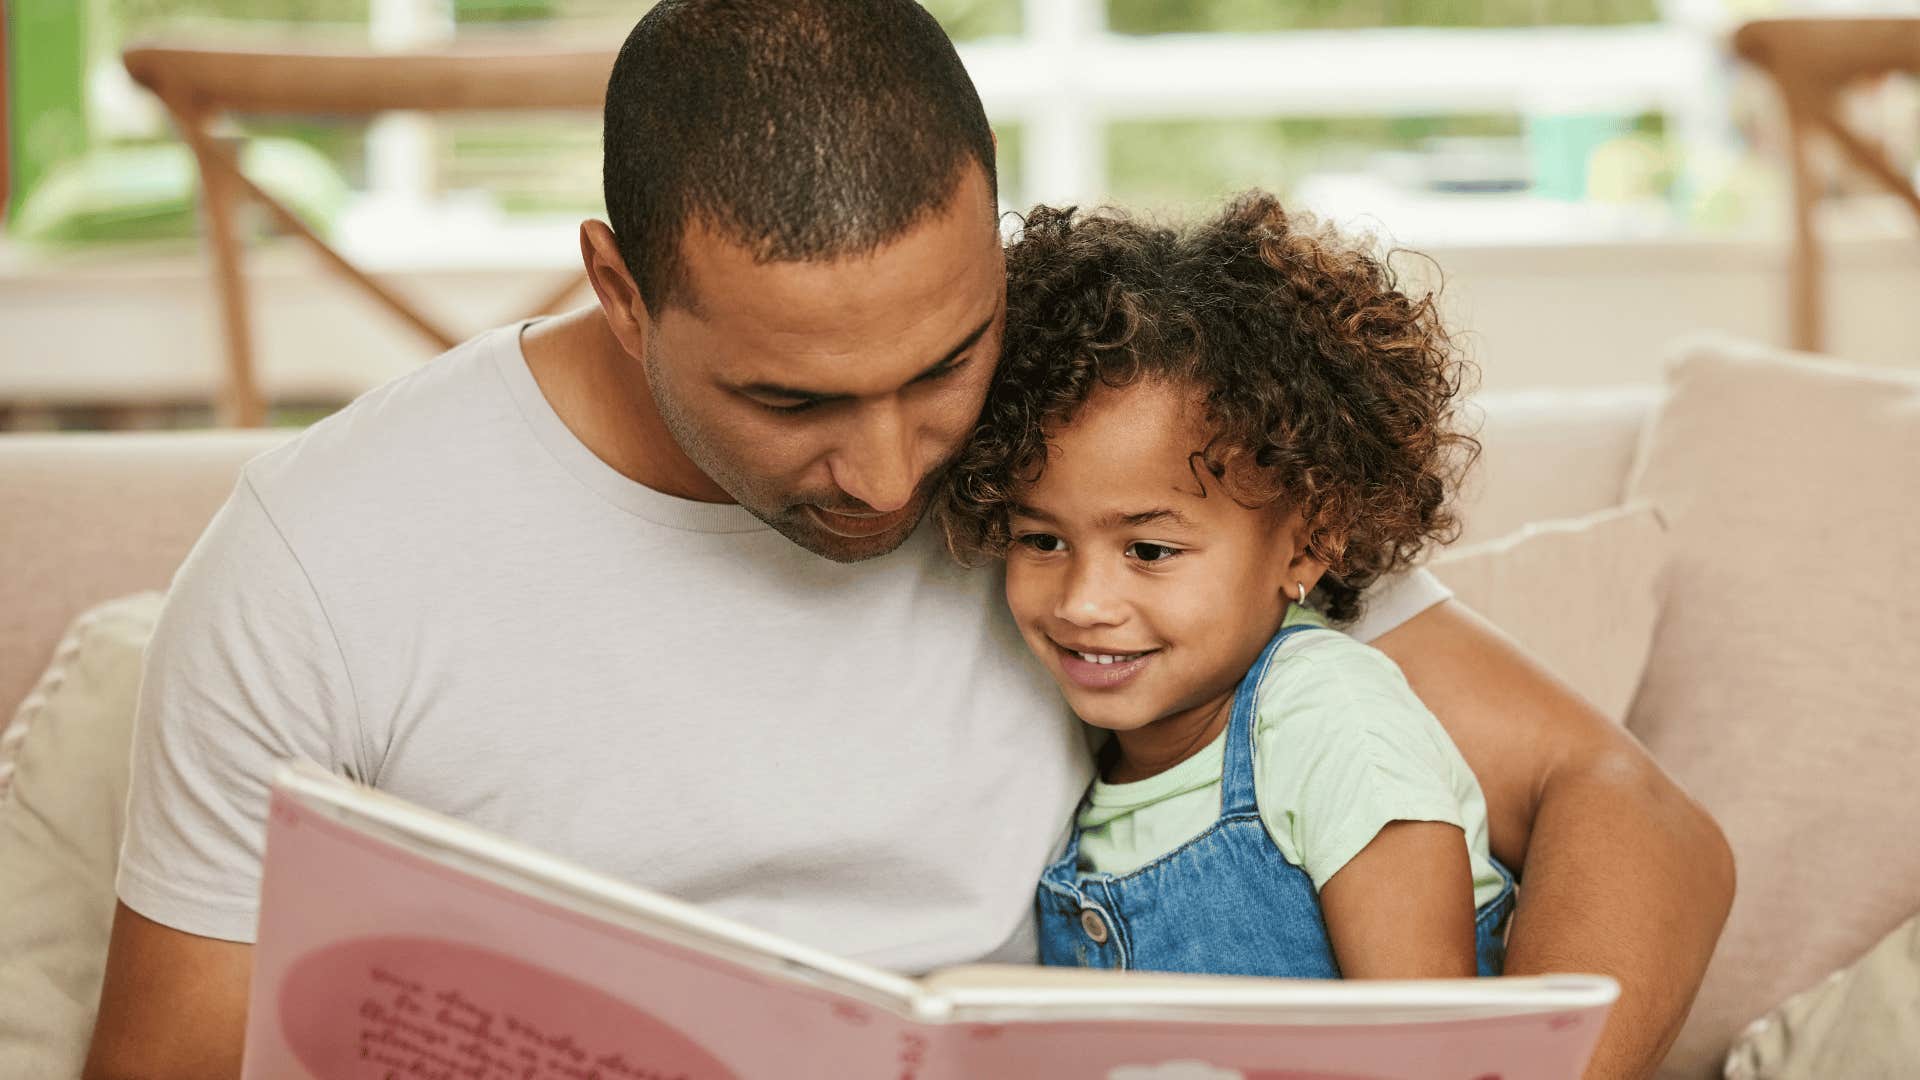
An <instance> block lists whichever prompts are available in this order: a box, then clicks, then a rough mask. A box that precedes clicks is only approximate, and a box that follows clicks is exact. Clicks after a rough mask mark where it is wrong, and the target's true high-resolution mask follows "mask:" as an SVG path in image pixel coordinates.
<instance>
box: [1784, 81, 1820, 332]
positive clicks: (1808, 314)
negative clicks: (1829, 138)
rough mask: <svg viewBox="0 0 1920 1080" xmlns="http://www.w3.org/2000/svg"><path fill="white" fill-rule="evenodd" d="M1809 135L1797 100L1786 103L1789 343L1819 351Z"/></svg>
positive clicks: (1814, 183)
mask: <svg viewBox="0 0 1920 1080" xmlns="http://www.w3.org/2000/svg"><path fill="white" fill-rule="evenodd" d="M1810 135H1812V132H1811V131H1809V130H1808V125H1807V123H1806V120H1805V118H1804V117H1803V116H1802V114H1801V112H1800V109H1799V108H1798V107H1797V105H1796V103H1794V102H1793V101H1791V100H1789V102H1788V105H1787V147H1788V156H1789V158H1790V160H1791V162H1792V166H1793V253H1792V256H1791V262H1790V263H1789V264H1788V267H1787V334H1788V343H1789V344H1790V345H1791V346H1792V347H1793V348H1795V349H1799V350H1800V351H1802V352H1819V351H1820V348H1821V345H1822V342H1823V339H1824V337H1825V326H1824V325H1823V322H1824V320H1823V318H1822V315H1823V313H1822V311H1821V301H1822V297H1821V290H1820V279H1821V272H1822V265H1821V264H1822V261H1823V260H1822V256H1821V252H1820V245H1819V239H1818V237H1816V236H1815V234H1814V221H1813V213H1814V208H1815V206H1816V204H1818V202H1819V200H1820V190H1819V180H1818V178H1817V176H1816V175H1815V172H1814V168H1813V162H1812V161H1811V160H1810V156H1809V154H1808V149H1807V139H1808V137H1809V136H1810Z"/></svg>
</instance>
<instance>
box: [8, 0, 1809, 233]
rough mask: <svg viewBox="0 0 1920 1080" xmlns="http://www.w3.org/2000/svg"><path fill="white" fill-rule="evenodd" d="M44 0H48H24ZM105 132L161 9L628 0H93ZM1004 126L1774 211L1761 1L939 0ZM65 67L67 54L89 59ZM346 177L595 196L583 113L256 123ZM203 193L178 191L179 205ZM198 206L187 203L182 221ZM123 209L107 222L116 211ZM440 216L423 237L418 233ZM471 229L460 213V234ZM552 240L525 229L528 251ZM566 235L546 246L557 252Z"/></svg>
mask: <svg viewBox="0 0 1920 1080" xmlns="http://www.w3.org/2000/svg"><path fill="white" fill-rule="evenodd" d="M24 2H25V3H27V4H36V3H37V4H53V3H54V2H55V0H24ZM96 4H97V6H98V7H99V8H100V9H102V14H103V15H104V16H105V17H104V19H102V20H101V26H100V27H98V28H97V31H96V32H94V33H93V34H92V35H91V40H92V43H93V44H92V47H91V49H90V51H89V53H88V59H89V63H88V65H87V69H86V72H85V75H84V79H82V81H83V82H84V91H85V99H86V103H87V108H88V112H89V113H90V114H91V116H92V117H93V121H94V122H93V124H92V126H91V134H90V139H91V141H93V142H94V143H95V144H96V145H124V144H128V143H135V144H137V143H142V142H156V141H164V140H167V139H168V138H170V133H169V132H168V131H167V129H166V125H165V122H164V117H163V116H162V115H161V114H160V113H159V111H158V109H157V108H155V107H154V106H153V105H152V103H151V102H148V101H146V100H144V96H143V95H142V94H141V92H140V91H138V90H137V89H136V88H134V87H132V86H131V85H130V84H129V83H128V82H127V81H126V79H125V76H124V73H121V72H119V70H118V63H117V54H118V50H119V48H120V46H121V44H122V43H123V42H125V41H128V40H131V39H133V38H135V37H138V36H144V35H149V34H168V35H174V36H179V35H194V36H202V37H207V36H215V35H226V34H245V35H249V36H254V37H257V36H260V35H262V34H274V33H278V34H281V35H283V36H284V35H287V34H296V35H298V37H299V39H300V40H302V41H305V42H311V41H314V40H316V39H318V40H329V39H337V40H339V41H342V42H346V43H351V44H355V45H357V46H359V47H365V46H366V45H368V44H369V43H371V44H372V45H373V46H375V47H388V48H402V47H409V46H416V45H420V44H425V43H432V42H437V41H445V40H455V39H470V38H471V39H477V38H484V37H488V36H493V35H500V34H508V33H510V34H512V35H513V36H514V38H515V39H516V40H526V39H527V38H528V36H529V35H536V36H540V37H544V38H547V39H552V40H565V41H569V42H575V43H577V42H580V41H591V42H595V43H607V44H609V45H610V44H612V43H614V42H617V41H618V39H619V38H620V37H621V36H622V35H623V34H624V33H625V31H626V29H627V28H628V26H629V25H630V23H631V21H632V20H633V19H634V18H635V17H636V15H637V14H638V11H639V10H641V9H642V7H643V5H636V4H635V3H632V2H630V0H96ZM927 6H928V7H929V8H930V9H931V10H932V11H933V12H934V14H935V15H936V16H937V17H939V18H940V19H941V21H942V23H943V24H944V25H945V26H946V27H947V28H948V30H949V32H950V33H951V34H952V35H953V36H954V38H955V39H956V41H957V42H958V43H959V46H960V49H961V53H962V56H963V57H964V58H965V60H966V62H967V64H968V66H969V68H970V70H972V72H973V74H974V77H975V80H976V83H977V84H978V85H979V87H980V90H981V95H982V98H983V100H984V101H985V102H986V104H987V108H988V112H989V114H990V115H991V116H992V118H993V120H994V123H995V127H996V130H997V131H998V133H999V136H1000V145H1001V156H1002V177H1001V188H1002V192H1003V199H1004V201H1005V202H1006V203H1007V204H1008V205H1009V207H1013V208H1018V207H1021V206H1024V205H1027V204H1029V203H1032V202H1036V201H1047V202H1055V203H1066V202H1075V203H1080V204H1090V203H1098V202H1109V201H1111V202H1117V203H1121V204H1125V205H1130V206H1139V207H1143V208H1147V209H1177V208H1187V207H1192V206H1194V205H1197V204H1202V203H1206V202H1210V201H1212V200H1215V199H1217V198H1219V197H1220V196H1221V195H1222V194H1224V193H1226V192H1229V191H1232V190H1235V189H1238V188H1243V187H1248V186H1255V185H1258V186H1264V187H1268V188H1272V189H1275V190H1278V191H1280V192H1282V193H1283V194H1285V195H1287V196H1289V197H1290V198H1292V199H1294V200H1295V201H1297V202H1300V203H1304V204H1306V205H1308V206H1311V207H1316V208H1319V209H1321V210H1322V211H1324V212H1325V213H1327V214H1329V215H1330V216H1333V217H1335V218H1336V219H1342V220H1344V219H1348V218H1352V217H1356V216H1363V217H1371V218H1373V219H1375V220H1376V221H1377V222H1378V223H1379V224H1380V225H1382V226H1384V227H1385V228H1386V229H1387V230H1388V231H1390V232H1392V233H1393V234H1394V235H1395V236H1396V237H1398V238H1400V239H1405V240H1409V241H1413V242H1433V241H1435V240H1441V241H1448V242H1467V243H1471V242H1476V241H1483V240H1486V241H1499V242H1508V241H1525V242H1564V241H1592V240H1605V239H1608V238H1617V237H1622V236H1633V235H1642V234H1646V233H1649V232H1652V233H1673V232H1686V231H1691V230H1701V229H1739V228H1745V227H1747V226H1748V225H1749V223H1753V222H1759V223H1762V224H1765V225H1768V226H1771V225H1773V224H1774V222H1775V221H1777V213H1778V212H1779V211H1778V205H1777V202H1775V201H1770V200H1773V199H1775V198H1776V197H1777V194H1778V193H1777V191H1775V190H1773V189H1769V188H1767V187H1766V186H1765V185H1762V184H1757V183H1755V182H1754V181H1753V176H1754V174H1755V172H1756V170H1771V169H1772V167H1773V166H1772V163H1771V162H1770V161H1762V160H1760V159H1756V158H1755V156H1754V155H1753V154H1752V153H1750V152H1749V151H1748V150H1747V149H1746V148H1745V146H1744V142H1743V139H1742V137H1741V135H1740V132H1739V131H1738V130H1737V129H1736V126H1735V122H1736V119H1737V118H1739V117H1741V116H1744V115H1747V114H1751V113H1753V112H1755V111H1756V110H1757V109H1758V108H1760V107H1763V106H1761V105H1757V104H1755V102H1756V101H1757V100H1758V97H1757V95H1760V94H1762V93H1763V91H1759V90H1757V89H1756V88H1754V87H1743V84H1741V83H1740V82H1739V81H1738V80H1736V79H1735V77H1734V75H1733V69H1732V66H1731V62H1730V61H1729V60H1727V59H1726V58H1725V56H1724V49H1723V47H1722V46H1721V44H1720V37H1721V35H1722V34H1723V33H1724V31H1725V29H1726V27H1727V26H1728V25H1729V24H1730V22H1731V21H1732V20H1733V18H1734V17H1735V16H1736V15H1738V16H1740V17H1745V16H1748V15H1752V14H1758V13H1761V12H1760V11H1759V10H1758V9H1761V8H1766V7H1768V6H1770V5H1769V3H1768V0H1739V2H1738V3H1735V2H1734V0H928V5H927ZM75 78H76V79H81V78H82V77H81V75H80V74H79V73H76V75H75ZM250 128H251V130H252V131H254V132H256V133H260V134H265V135H270V136H273V137H275V138H278V139H282V140H288V141H291V142H295V143H299V144H301V145H304V146H306V147H309V148H312V149H313V150H314V151H316V152H317V158H318V159H320V160H323V161H325V162H327V163H329V164H330V167H331V168H332V169H333V170H334V171H335V172H336V173H337V174H338V177H339V179H340V181H341V182H342V183H343V184H344V185H345V186H346V187H347V188H350V189H351V190H352V191H353V192H354V194H353V196H352V197H351V198H349V199H347V200H346V201H345V202H344V204H343V205H341V206H340V208H339V209H338V212H337V216H336V217H335V218H334V220H332V222H331V227H332V229H333V231H334V234H335V236H336V238H337V239H338V240H339V241H340V242H341V243H342V244H343V246H345V247H347V248H349V249H352V250H353V251H354V252H355V253H356V254H357V255H360V256H362V257H366V258H367V259H368V260H369V261H370V262H373V263H374V264H376V265H378V264H380V263H381V262H383V261H395V260H405V259H409V258H413V259H417V258H419V257H420V253H421V251H422V250H423V249H427V248H431V249H432V250H434V251H435V252H436V254H437V255H438V256H439V257H443V258H453V257H458V258H463V259H464V258H473V259H480V260H493V261H500V262H506V263H509V264H516V265H517V264H518V263H520V262H523V261H527V260H533V261H536V262H546V261H554V260H559V261H564V260H567V259H570V258H571V257H572V244H571V242H570V241H569V240H560V239H558V238H559V237H562V236H564V235H565V234H567V233H570V231H571V228H572V224H573V222H574V221H575V220H577V218H578V217H579V216H581V215H584V214H593V213H597V212H598V211H599V192H598V184H599V169H598V157H599V148H598V124H597V121H596V119H595V118H593V117H591V116H581V117H577V118H574V117H569V118H564V119H560V118H554V117H551V116H545V117H540V118H537V119H528V120H525V121H521V120H517V119H515V118H511V117H508V118H499V117H486V118H481V117H467V118H463V117H450V118H448V117H437V118H431V119H428V118H422V117H409V116H394V117H385V118H381V119H379V120H377V121H375V122H373V123H371V124H360V123H340V122H335V121H328V120H303V121H276V122H273V123H271V124H267V123H255V124H252V125H250ZM189 215H190V211H189ZM180 228H182V229H183V230H184V231H186V232H190V231H191V221H190V216H188V217H186V218H182V224H181V226H180ZM107 234H108V235H110V234H111V230H110V229H109V230H107ZM428 236H431V237H433V238H434V239H432V240H431V241H426V240H424V239H423V238H425V237H428ZM450 236H453V237H458V239H457V240H449V239H447V238H448V237H450ZM542 252H544V253H546V254H537V253H542ZM555 252H557V254H554V253H555Z"/></svg>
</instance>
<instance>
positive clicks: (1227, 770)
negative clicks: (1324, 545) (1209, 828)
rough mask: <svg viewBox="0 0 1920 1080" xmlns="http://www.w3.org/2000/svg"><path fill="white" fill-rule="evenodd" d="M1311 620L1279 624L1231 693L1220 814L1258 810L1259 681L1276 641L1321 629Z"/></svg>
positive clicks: (1277, 644) (1278, 644) (1255, 811)
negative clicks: (1256, 731) (1255, 769)
mask: <svg viewBox="0 0 1920 1080" xmlns="http://www.w3.org/2000/svg"><path fill="white" fill-rule="evenodd" d="M1322 629H1325V627H1321V626H1316V625H1314V624H1313V623H1295V624H1294V625H1292V626H1283V627H1281V628H1280V632H1279V633H1277V634H1275V635H1273V640H1272V641H1269V642H1267V647H1266V648H1264V649H1262V650H1260V659H1258V660H1255V661H1254V662H1253V666H1252V667H1251V668H1248V669H1247V674H1246V676H1245V677H1244V678H1242V679H1241V680H1240V686H1239V688H1238V689H1236V690H1235V691H1234V692H1233V716H1232V718H1231V719H1229V720H1228V721H1227V742H1226V755H1225V756H1226V763H1225V767H1224V768H1223V769H1222V771H1221V774H1220V816H1221V817H1228V816H1230V815H1235V814H1252V813H1257V812H1258V809H1259V807H1258V804H1257V803H1256V802H1255V799H1254V789H1253V735H1254V728H1255V726H1256V725H1255V721H1256V720H1257V719H1258V715H1257V714H1258V713H1259V709H1260V684H1261V683H1262V682H1263V681H1265V679H1266V675H1267V665H1268V664H1270V663H1272V661H1273V654H1274V653H1275V652H1277V651H1278V650H1279V648H1280V643H1281V642H1283V641H1285V640H1287V639H1288V638H1290V637H1292V636H1293V635H1295V634H1297V633H1299V632H1300V631H1302V630H1322Z"/></svg>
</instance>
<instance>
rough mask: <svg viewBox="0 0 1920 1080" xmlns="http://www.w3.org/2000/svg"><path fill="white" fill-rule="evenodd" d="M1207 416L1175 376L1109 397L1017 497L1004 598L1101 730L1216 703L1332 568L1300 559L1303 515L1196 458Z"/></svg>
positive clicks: (1075, 426)
mask: <svg viewBox="0 0 1920 1080" xmlns="http://www.w3.org/2000/svg"><path fill="white" fill-rule="evenodd" d="M1203 420H1204V416H1203V413H1202V411H1201V408H1200V405H1199V401H1198V398H1197V397H1195V396H1194V395H1191V394H1190V393H1188V392H1186V391H1185V390H1184V389H1176V388H1174V387H1170V386H1168V385H1166V384H1164V383H1157V382H1144V383H1136V384H1135V385H1132V386H1128V387H1124V388H1121V389H1117V390H1116V389H1110V388H1105V387H1102V388H1100V389H1097V390H1096V391H1095V392H1094V394H1093V396H1092V397H1090V398H1089V399H1088V400H1087V402H1086V403H1085V405H1083V406H1082V407H1081V409H1080V412H1079V414H1078V415H1077V416H1076V417H1075V418H1074V420H1073V422H1072V423H1071V424H1069V425H1067V426H1066V428H1065V429H1064V430H1061V431H1059V432H1056V433H1055V434H1054V436H1053V438H1051V439H1050V440H1049V444H1050V445H1049V450H1048V454H1047V461H1046V466H1045V468H1044V469H1043V470H1042V472H1041V476H1040V479H1039V480H1038V481H1037V482H1036V483H1034V484H1033V485H1031V486H1029V487H1028V488H1027V489H1026V490H1025V491H1024V492H1022V493H1021V495H1020V497H1019V498H1018V499H1017V500H1016V506H1015V509H1014V513H1013V516H1012V518H1011V521H1010V524H1011V526H1012V535H1013V545H1012V548H1011V549H1010V550H1009V551H1008V553H1007V605H1008V606H1009V607H1010V608H1011V609H1012V610H1013V615H1014V618H1015V620H1016V621H1017V622H1018V623H1019V625H1020V632H1021V634H1022V636H1024V637H1025V638H1026V640H1027V645H1028V647H1029V648H1031V649H1032V650H1033V651H1034V653H1035V654H1036V655H1038V656H1039V657H1040V659H1041V661H1042V662H1043V663H1045V664H1046V665H1047V668H1048V670H1050V671H1051V672H1052V673H1053V677H1054V679H1055V680H1056V681H1057V682H1059V684H1060V687H1061V689H1062V690H1063V691H1064V692H1065V694H1066V698H1067V702H1068V704H1069V705H1071V706H1072V707H1073V710H1074V712H1076V713H1077V714H1078V715H1079V716H1080V718H1081V719H1082V720H1084V721H1086V722H1087V723H1089V724H1093V725H1095V726H1097V727H1103V728H1108V729H1111V730H1115V731H1130V730H1134V729H1137V728H1141V727H1144V726H1146V725H1148V724H1152V723H1155V722H1156V721H1160V720H1165V719H1168V718H1171V717H1177V716H1183V715H1190V714H1193V713H1195V712H1196V711H1210V710H1212V709H1215V708H1217V707H1218V706H1219V705H1220V704H1221V702H1222V700H1223V699H1224V698H1225V697H1227V696H1230V695H1231V694H1232V692H1233V689H1234V687H1235V686H1236V685H1237V684H1238V682H1239V680H1240V678H1241V676H1243V675H1244V674H1246V671H1247V668H1248V667H1250V666H1251V665H1252V664H1253V661H1254V660H1255V659H1257V658H1258V656H1259V654H1260V650H1261V648H1262V647H1264V646H1265V645H1266V643H1267V640H1268V639H1269V638H1271V637H1272V636H1273V634H1274V632H1275V631H1276V630H1278V629H1279V626H1280V621H1281V618H1282V617H1283V616H1284V615H1285V613H1286V607H1287V599H1288V597H1290V596H1293V595H1295V593H1296V592H1297V586H1296V582H1298V583H1300V584H1304V585H1305V586H1306V588H1308V589H1312V588H1313V586H1314V584H1315V582H1316V581H1318V579H1319V576H1320V573H1321V571H1322V570H1323V569H1324V567H1323V566H1321V564H1319V563H1317V562H1314V561H1312V560H1311V559H1309V558H1307V557H1306V556H1304V555H1303V554H1300V553H1299V551H1298V545H1297V544H1296V542H1295V541H1296V533H1297V532H1298V530H1299V519H1298V516H1297V515H1291V514H1289V515H1285V516H1284V517H1283V515H1282V514H1280V513H1279V512H1277V511H1275V510H1273V509H1270V508H1260V509H1249V508H1248V507H1246V506H1244V505H1242V504H1241V503H1239V502H1236V501H1235V500H1234V499H1233V497H1232V496H1231V495H1230V494H1229V493H1228V492H1227V491H1226V490H1224V489H1223V488H1222V487H1221V485H1220V483H1219V481H1217V480H1216V479H1215V478H1214V477H1213V476H1211V475H1209V474H1208V473H1207V471H1206V469H1205V468H1204V466H1195V465H1191V464H1189V462H1190V460H1192V455H1193V454H1194V453H1195V452H1196V451H1198V450H1200V449H1201V447H1203V446H1205V445H1206V443H1207V441H1208V433H1207V431H1206V430H1205V428H1204V426H1203ZM1196 473H1197V474H1198V477H1197V478H1196ZM1203 482H1204V487H1203ZM1083 654H1092V655H1094V656H1096V657H1103V659H1094V660H1089V659H1087V658H1086V657H1085V656H1084V655H1083Z"/></svg>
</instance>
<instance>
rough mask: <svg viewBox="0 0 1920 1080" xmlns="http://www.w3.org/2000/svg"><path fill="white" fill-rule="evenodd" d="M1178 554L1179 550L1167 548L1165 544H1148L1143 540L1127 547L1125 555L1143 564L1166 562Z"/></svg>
mask: <svg viewBox="0 0 1920 1080" xmlns="http://www.w3.org/2000/svg"><path fill="white" fill-rule="evenodd" d="M1178 554H1180V549H1179V548H1172V547H1168V546H1167V545H1165V544H1149V543H1147V542H1146V541H1144V540H1136V541H1134V542H1133V543H1131V544H1128V545H1127V555H1128V556H1129V557H1130V558H1135V559H1139V560H1140V561H1141V562H1144V563H1159V562H1166V561H1167V560H1168V559H1171V558H1173V557H1174V556H1176V555H1178Z"/></svg>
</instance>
